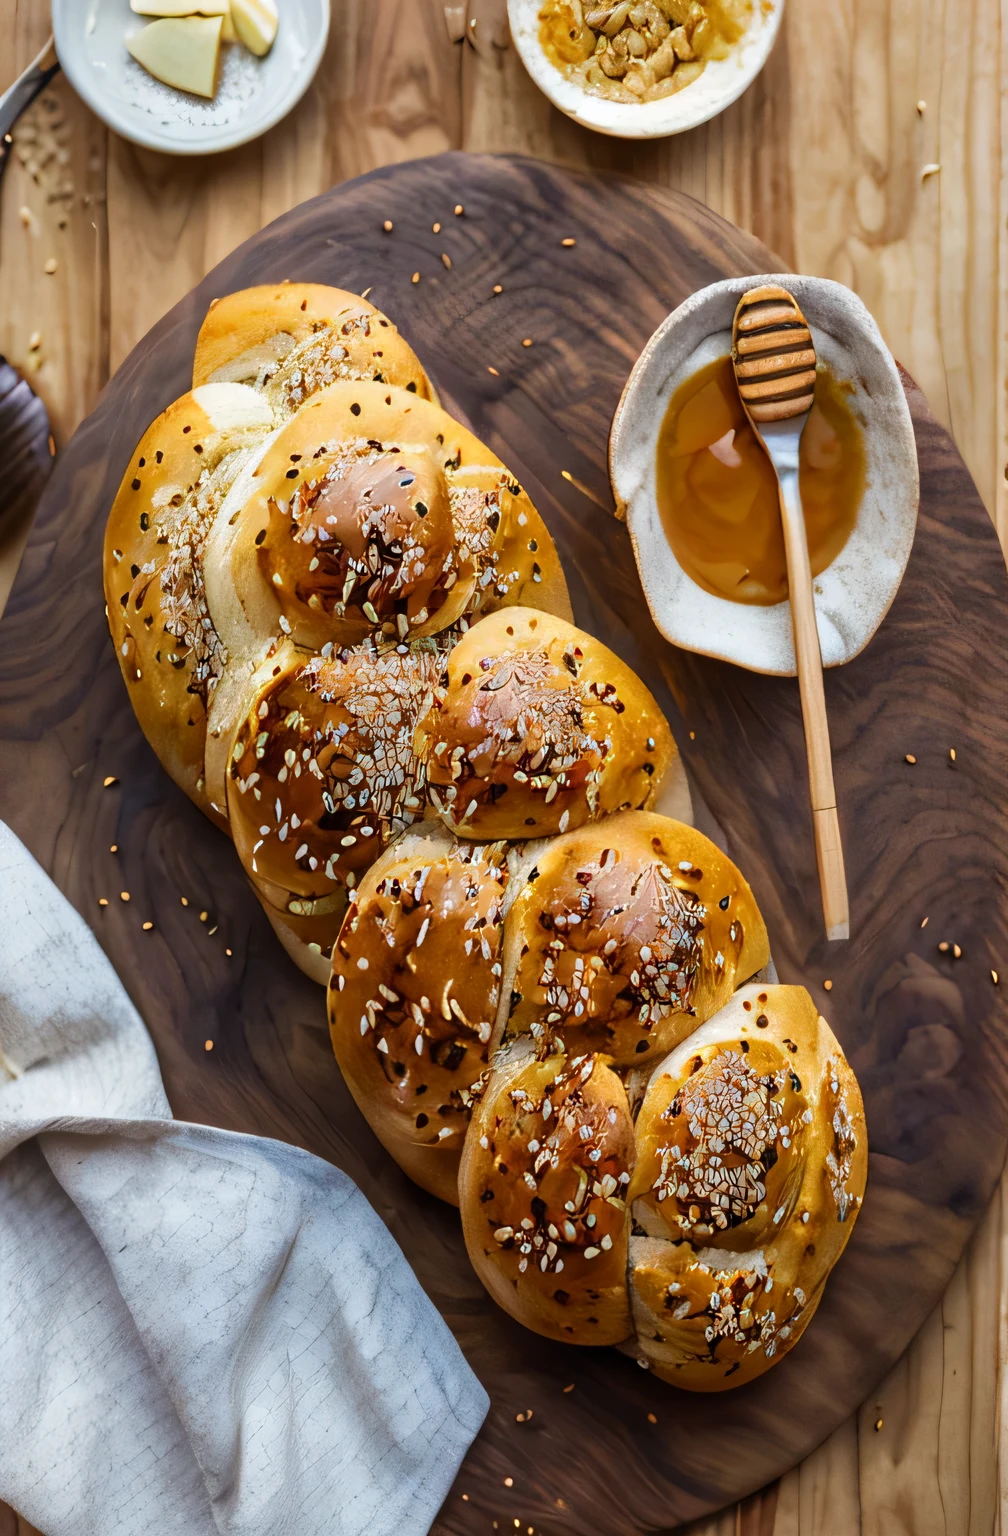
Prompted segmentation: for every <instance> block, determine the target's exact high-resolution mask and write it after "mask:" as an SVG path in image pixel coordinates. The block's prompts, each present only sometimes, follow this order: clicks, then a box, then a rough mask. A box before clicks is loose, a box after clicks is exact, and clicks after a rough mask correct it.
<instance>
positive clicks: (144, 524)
mask: <svg viewBox="0 0 1008 1536" xmlns="http://www.w3.org/2000/svg"><path fill="white" fill-rule="evenodd" d="M140 527H141V528H142V529H143V531H144V533H146V532H147V529H148V528H149V527H150V515H149V513H147V512H141V513H140Z"/></svg>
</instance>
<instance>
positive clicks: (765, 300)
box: [732, 285, 850, 939]
mask: <svg viewBox="0 0 1008 1536" xmlns="http://www.w3.org/2000/svg"><path fill="white" fill-rule="evenodd" d="M732 361H733V363H734V364H735V382H736V383H737V384H738V391H739V395H740V397H741V400H742V405H743V407H744V409H745V413H746V415H747V416H748V418H749V420H750V422H751V424H752V428H753V431H754V432H755V433H756V436H757V437H758V438H759V440H760V442H761V443H762V444H763V446H764V448H765V449H766V451H767V454H768V455H769V457H770V461H771V463H772V464H773V467H774V469H775V470H776V471H777V483H778V489H779V499H780V509H781V523H782V525H783V528H784V553H785V556H786V559H787V573H788V595H789V597H790V600H791V623H792V626H793V629H794V648H795V658H796V660H797V663H798V688H799V692H800V694H801V706H802V718H803V720H804V724H805V749H806V752H807V754H808V771H809V798H810V800H811V802H812V825H813V827H814V830H815V844H816V859H817V862H818V865H819V886H820V889H821V891H822V905H823V917H824V919H825V922H826V937H827V938H828V939H847V938H849V937H850V911H849V907H848V902H847V879H846V876H845V874H844V859H843V844H842V843H841V841H840V823H839V820H838V818H837V807H836V790H835V789H834V787H833V759H832V756H831V754H830V740H829V723H828V721H827V719H826V697H825V694H824V692H823V674H822V654H821V652H820V650H819V634H818V631H817V629H816V619H815V600H814V598H813V594H812V568H811V566H810V564H809V552H808V538H807V536H806V532H805V515H804V513H803V511H802V504H801V493H800V491H799V487H798V444H799V442H800V440H801V435H802V432H803V431H804V429H805V423H806V422H807V421H808V418H809V412H810V411H811V409H812V400H813V397H814V394H815V378H816V371H815V369H816V354H815V344H814V342H813V340H812V333H811V331H810V330H809V328H808V325H807V323H806V320H805V316H804V315H803V314H802V312H801V310H800V309H799V308H798V305H797V304H796V302H795V300H794V299H793V298H792V296H791V294H790V293H788V292H787V290H786V289H785V288H777V287H774V286H772V285H771V286H768V287H764V288H753V289H751V290H750V291H749V292H748V293H745V294H743V295H742V297H741V299H739V302H738V307H737V308H736V310H735V320H734V322H733V324H732Z"/></svg>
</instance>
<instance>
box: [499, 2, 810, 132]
mask: <svg viewBox="0 0 1008 1536" xmlns="http://www.w3.org/2000/svg"><path fill="white" fill-rule="evenodd" d="M541 5H542V0H508V20H509V21H510V23H511V36H512V37H513V39H514V44H515V47H516V48H517V50H518V52H519V54H520V55H521V59H522V62H523V64H524V65H525V68H526V69H527V70H528V72H529V74H530V75H531V76H532V79H533V80H534V81H535V83H536V85H537V86H538V87H539V89H540V90H541V91H543V92H544V93H545V95H547V96H548V97H549V99H550V101H552V103H553V105H554V106H556V107H559V108H560V111H561V112H566V114H567V116H568V117H572V118H574V120H575V121H576V122H579V123H584V124H585V126H586V127H588V128H594V129H596V130H597V131H598V132H599V133H608V134H611V135H612V136H613V137H614V138H618V139H660V138H666V137H667V136H668V135H669V134H673V133H683V132H685V130H686V129H687V128H696V127H697V126H698V125H699V124H700V123H706V122H708V121H709V120H710V119H711V118H712V117H717V115H718V113H719V112H723V111H724V109H725V107H728V106H730V105H731V103H732V102H733V101H736V100H737V99H738V97H739V96H741V95H742V92H743V91H744V90H746V88H747V87H748V86H750V85H751V84H752V82H753V81H754V80H755V78H756V76H757V75H758V74H759V72H760V70H761V69H762V68H763V65H764V64H765V63H766V61H767V58H768V56H769V53H770V50H771V48H772V47H773V45H774V40H775V39H776V37H777V31H778V29H779V27H780V23H781V17H782V15H783V14H784V0H754V3H753V15H752V19H751V21H750V24H749V27H748V29H747V30H746V33H745V36H744V37H743V38H742V40H741V42H740V43H739V44H738V46H737V47H736V48H733V49H732V51H731V54H730V56H729V57H728V58H727V59H715V60H712V61H711V62H710V63H709V64H708V65H707V67H706V68H705V70H704V72H703V74H702V75H701V76H700V78H699V79H698V80H694V82H693V84H692V85H687V86H686V87H684V89H683V90H681V91H679V92H678V93H677V94H676V95H675V96H666V97H665V98H664V99H663V100H661V101H648V102H641V103H640V104H639V105H638V104H637V103H631V102H621V101H607V100H606V99H605V98H604V97H601V96H593V95H591V94H589V92H587V91H586V90H584V89H583V87H582V86H581V85H580V84H579V83H578V82H577V81H575V80H570V79H568V78H567V76H566V75H565V74H564V73H563V72H562V71H561V70H559V69H558V68H557V67H556V65H555V64H553V63H552V62H551V61H550V60H549V59H548V58H547V57H546V54H545V53H544V52H543V48H542V44H541V43H540V41H539V11H540V8H541Z"/></svg>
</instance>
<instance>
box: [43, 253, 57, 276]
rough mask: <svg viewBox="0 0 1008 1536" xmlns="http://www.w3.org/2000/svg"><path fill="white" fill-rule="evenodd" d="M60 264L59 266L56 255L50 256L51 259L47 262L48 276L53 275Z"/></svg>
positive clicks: (46, 270)
mask: <svg viewBox="0 0 1008 1536" xmlns="http://www.w3.org/2000/svg"><path fill="white" fill-rule="evenodd" d="M58 266H59V262H58V261H57V260H56V257H55V256H50V257H49V260H48V261H47V262H46V264H45V272H46V276H47V277H52V275H53V273H54V272H55V271H56V269H57V267H58Z"/></svg>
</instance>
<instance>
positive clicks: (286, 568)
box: [105, 283, 866, 1389]
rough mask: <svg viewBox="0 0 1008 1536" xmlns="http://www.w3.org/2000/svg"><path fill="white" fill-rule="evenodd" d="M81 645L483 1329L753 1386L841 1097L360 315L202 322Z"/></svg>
mask: <svg viewBox="0 0 1008 1536" xmlns="http://www.w3.org/2000/svg"><path fill="white" fill-rule="evenodd" d="M105 590H106V596H107V602H108V615H109V627H110V629H111V632H112V637H113V640H114V642H115V646H116V651H117V654H118V656H119V661H120V665H121V667H122V671H123V676H124V678H125V679H126V682H127V686H128V688H129V693H130V697H131V700H132V702H133V706H134V709H135V711H136V714H137V717H138V719H139V721H140V724H141V726H142V728H143V730H144V732H145V734H146V736H147V738H148V740H149V741H150V743H151V745H152V746H153V748H154V750H155V752H156V753H157V755H158V757H159V758H160V759H161V762H162V763H163V764H164V766H165V768H166V770H167V771H168V773H169V774H170V775H171V777H172V778H173V779H174V780H175V782H176V783H177V784H178V785H179V786H180V787H181V788H182V789H183V790H184V791H185V792H186V794H187V795H189V796H190V798H191V799H192V800H193V801H194V802H195V803H196V804H197V805H198V806H199V807H200V808H201V809H202V810H203V811H204V812H205V813H206V814H207V815H208V816H209V817H210V818H211V819H212V820H213V821H215V822H216V824H217V825H218V826H219V827H221V828H222V829H223V830H225V831H227V832H228V833H229V834H230V835H231V837H232V838H233V840H234V844H235V847H236V850H237V852H238V855H239V857H240V859H241V861H242V864H243V865H244V867H245V870H246V872H247V874H248V876H249V879H250V880H251V882H252V884H253V887H254V888H255V890H256V893H257V895H258V896H259V898H260V900H261V901H262V903H263V906H264V908H265V911H266V913H267V914H268V916H269V918H270V921H271V922H272V924H273V926H274V928H275V929H276V931H277V933H278V935H279V937H280V939H281V941H282V942H283V944H284V945H285V947H286V948H287V949H288V950H289V952H290V953H291V955H292V956H293V957H294V959H295V960H296V961H297V963H298V964H299V965H300V966H301V967H302V968H303V969H304V970H305V971H306V972H307V973H308V974H309V975H312V976H314V977H315V978H316V979H317V980H319V981H320V982H323V983H325V982H328V986H329V991H328V998H329V1018H330V1028H331V1034H332V1041H333V1047H334V1050H335V1053H336V1056H337V1059H338V1061H339V1065H340V1068H341V1069H342V1071H343V1074H344V1077H345V1079H346V1081H347V1083H348V1085H349V1087H350V1089H351V1092H352V1093H353V1096H354V1098H355V1099H356V1101H357V1103H358V1105H359V1106H360V1108H361V1110H362V1112H363V1113H364V1115H365V1117H366V1118H367V1120H368V1122H369V1123H370V1125H371V1126H372V1128H373V1130H374V1131H375V1133H376V1135H377V1136H378V1137H379V1138H380V1139H381V1141H382V1142H383V1144H384V1145H385V1146H386V1147H387V1148H388V1150H389V1151H390V1152H391V1153H392V1155H393V1156H394V1157H395V1158H396V1160H397V1161H398V1162H399V1163H400V1165H401V1166H402V1167H403V1169H404V1170H405V1171H406V1172H407V1173H408V1174H409V1175H410V1177H411V1178H413V1179H414V1180H415V1181H416V1182H417V1183H418V1184H420V1185H422V1186H423V1187H424V1188H425V1189H427V1190H429V1191H431V1192H432V1193H433V1194H436V1195H438V1196H440V1197H441V1198H442V1199H445V1200H449V1201H454V1202H455V1203H458V1204H460V1205H461V1214H462V1221H463V1227H464V1231H465V1238H466V1244H467V1247H468V1250H469V1253H470V1256H471V1258H472V1261H473V1264H474V1266H475V1268H476V1270H477V1272H478V1273H479V1275H480V1276H481V1278H482V1279H483V1281H484V1283H485V1284H486V1286H487V1288H488V1290H489V1291H490V1293H491V1294H492V1295H493V1296H494V1297H495V1298H496V1300H497V1301H498V1302H499V1303H500V1305H501V1306H502V1307H504V1308H505V1309H506V1310H507V1311H508V1312H510V1313H511V1314H512V1315H513V1316H514V1317H516V1318H518V1319H519V1320H520V1321H522V1322H524V1323H526V1324H527V1325H528V1326H529V1327H531V1328H534V1329H536V1330H538V1331H539V1332H540V1333H543V1334H546V1335H548V1336H549V1337H551V1338H556V1339H561V1340H567V1341H570V1342H574V1343H581V1344H605V1343H608V1344H618V1345H620V1347H622V1348H623V1349H625V1350H627V1351H628V1352H630V1353H632V1354H636V1355H637V1357H638V1358H639V1359H640V1360H641V1362H642V1363H643V1364H647V1365H650V1366H651V1367H652V1368H653V1369H654V1370H655V1371H656V1373H658V1374H659V1375H662V1376H665V1377H667V1378H668V1379H669V1380H672V1381H675V1382H676V1383H678V1384H679V1385H682V1386H686V1387H690V1388H698V1389H719V1388H721V1387H724V1386H731V1385H735V1384H737V1383H739V1382H741V1381H745V1380H748V1379H750V1378H751V1377H752V1376H754V1375H756V1374H758V1373H759V1372H760V1371H761V1370H764V1369H765V1368H766V1367H767V1365H768V1364H770V1363H772V1361H773V1360H774V1359H776V1358H779V1357H780V1355H781V1354H783V1353H784V1352H785V1351H786V1350H787V1349H788V1348H790V1347H791V1345H792V1344H793V1343H794V1342H795V1340H796V1339H797V1338H798V1336H799V1334H800V1333H801V1331H802V1329H803V1328H804V1327H805V1326H806V1324H807V1322H808V1320H809V1318H810V1317H811V1315H812V1312H813V1311H814V1310H815V1307H816V1305H817V1304H818V1301H819V1298H820V1296H821V1293H822V1288H823V1285H824V1283H825V1279H826V1276H827V1274H828V1272H829V1269H830V1267H831V1266H832V1264H833V1263H834V1262H835V1260H836V1258H837V1257H838V1256H839V1253H840V1251H841V1250H842V1248H843V1246H844V1243H845V1241H846V1239H847V1237H848V1235H849V1233H850V1229H851V1227H852V1225H853V1221H854V1218H855V1216H856V1214H857V1211H858V1208H859V1206H860V1201H861V1196H862V1192H863V1188H864V1180H865V1168H866V1156H865V1153H866V1149H865V1136H864V1124H863V1114H862V1110H861V1100H860V1095H859V1093H858V1089H857V1084H856V1082H855V1081H854V1078H853V1075H852V1074H851V1072H850V1069H849V1068H848V1066H847V1064H846V1062H845V1061H844V1059H843V1054H842V1052H841V1051H840V1048H839V1046H838V1045H837V1043H836V1041H835V1040H834V1038H833V1036H832V1034H831V1033H830V1031H829V1028H828V1026H827V1025H826V1023H825V1021H824V1020H822V1019H820V1018H819V1017H818V1014H817V1011H816V1009H815V1007H814V1006H813V1004H812V1002H811V1000H810V998H809V997H808V995H807V994H806V993H805V992H804V991H802V990H801V989H799V988H794V987H777V986H772V985H770V984H769V983H768V984H766V985H765V986H763V987H762V988H761V986H760V984H759V983H756V984H754V985H750V986H743V987H742V990H741V991H736V988H738V987H740V985H741V984H742V983H745V982H747V981H748V980H749V978H751V977H755V976H758V975H760V974H761V973H762V972H763V971H764V968H765V967H766V966H767V963H768V960H769V946H768V940H767V934H766V929H765V926H764V924H763V920H762V918H761V916H760V913H759V910H758V908H757V906H756V903H755V901H754V899H753V895H752V892H751V891H750V889H749V887H748V885H747V884H746V882H745V880H744V879H743V877H742V876H741V874H740V873H739V871H738V870H737V869H736V868H735V866H734V865H733V864H732V863H731V861H730V860H729V859H728V858H727V857H726V856H725V855H724V854H723V853H722V852H721V851H720V850H719V849H718V848H717V847H716V846H715V845H714V844H713V843H711V842H710V841H709V840H708V839H707V838H705V837H703V836H701V835H700V834H699V833H698V832H695V831H693V830H692V828H691V827H690V826H689V825H688V823H689V821H690V820H691V807H690V797H689V791H688V788H687V785H686V779H685V775H684V772H683V768H682V763H681V761H680V759H679V755H678V752H677V749H676V745H675V742H674V741H673V739H672V735H671V732H670V731H669V727H668V725H667V723H666V721H665V719H664V717H663V716H662V713H661V711H660V709H659V708H658V705H657V703H656V702H655V700H654V699H653V698H652V696H651V694H650V693H649V692H648V690H647V689H646V688H645V687H644V685H643V683H642V682H641V681H640V679H639V678H638V677H637V676H636V675H635V674H634V673H633V672H632V671H631V670H630V668H629V667H627V666H626V665H625V663H623V662H622V661H621V660H620V659H619V658H618V657H617V656H615V655H614V654H613V653H612V652H611V651H609V650H608V649H607V648H606V647H605V646H604V645H602V644H601V643H600V642H599V641H598V640H596V639H595V638H594V637H592V636H591V635H588V634H586V633H584V632H583V631H582V630H580V629H577V628H575V627H574V625H573V623H572V622H571V617H572V615H571V609H570V602H569V599H568V595H567V588H566V584H565V581H564V576H563V571H562V569H561V566H560V561H559V558H558V556H557V552H556V549H555V547H554V544H553V541H552V539H551V538H550V535H549V533H548V531H547V529H546V527H545V525H544V523H543V522H542V519H541V518H540V516H539V514H538V513H537V512H536V510H535V508H534V507H533V506H532V504H531V502H530V501H529V499H528V497H527V496H526V495H525V494H524V492H523V491H522V489H521V487H520V486H519V485H518V484H517V483H516V482H515V480H514V479H513V477H512V476H511V475H510V473H509V472H508V470H507V469H506V468H505V467H504V465H503V464H501V462H500V461H499V460H498V459H497V458H496V457H495V456H494V455H493V454H492V453H491V452H490V451H489V450H488V449H487V448H486V447H485V446H484V445H483V444H482V443H480V442H479V441H478V440H477V439H476V438H475V437H474V436H473V435H472V433H471V432H469V431H468V430H467V429H466V428H465V427H463V426H461V425H460V424H459V423H458V422H456V421H454V420H453V419H452V418H451V417H450V416H449V415H448V414H447V413H446V412H445V411H444V410H443V409H442V408H441V406H440V405H439V404H438V402H437V397H436V395H435V393H434V390H433V387H432V386H431V383H430V381H429V380H428V378H427V376H426V374H425V372H424V370H423V367H422V366H421V364H420V362H419V360H418V359H417V357H416V356H415V355H414V353H413V352H412V350H411V349H410V347H409V346H408V345H407V343H406V342H405V341H404V340H403V339H402V337H401V336H399V334H398V332H397V331H396V329H395V327H394V326H393V325H392V324H391V322H390V321H389V320H388V319H386V317H385V316H384V315H381V314H380V313H379V312H378V311H377V310H375V309H374V308H373V307H372V306H371V305H370V304H368V303H367V302H366V301H364V300H362V299H358V298H356V297H355V296H354V295H352V294H348V293H343V292H340V291H339V290H337V289H331V288H325V287H320V286H318V285H315V284H293V283H291V284H287V283H284V284H280V285H278V286H275V287H271V286H263V287H260V288H252V289H247V290H245V291H244V292H242V293H236V294H231V295H229V296H228V297H226V298H223V299H219V300H217V301H216V302H215V303H214V304H213V305H212V306H211V308H210V311H209V313H208V315H207V317H206V320H205V322H204V324H203V327H202V329H201V331H200V334H199V337H198V339H197V343H196V353H195V363H194V369H193V387H192V390H191V392H190V393H188V394H187V395H184V396H183V397H182V398H181V399H180V400H177V401H176V402H175V403H174V404H173V405H170V406H169V407H168V409H167V410H166V411H164V412H163V414H162V415H161V416H160V417H159V418H158V420H157V421H156V422H154V424H153V425H152V426H151V427H150V428H149V430H148V431H147V432H146V433H145V435H144V438H143V440H142V441H141V443H140V444H139V446H138V448H137V450H136V453H135V455H134V457H133V459H132V461H131V463H130V466H129V468H128V469H127V471H126V474H125V476H124V479H123V482H122V485H121V487H120V490H119V493H118V495H117V497H116V500H115V503H114V505H113V507H112V510H111V513H110V516H109V522H108V529H107V534H106V547H105Z"/></svg>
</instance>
